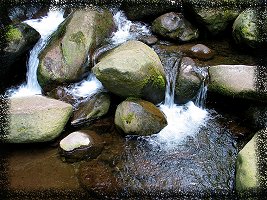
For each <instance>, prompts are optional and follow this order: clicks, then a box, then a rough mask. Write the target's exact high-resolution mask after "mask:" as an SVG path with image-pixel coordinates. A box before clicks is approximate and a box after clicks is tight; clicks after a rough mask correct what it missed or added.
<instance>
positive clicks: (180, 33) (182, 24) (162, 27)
mask: <svg viewBox="0 0 267 200" xmlns="http://www.w3.org/2000/svg"><path fill="white" fill-rule="evenodd" d="M152 30H153V31H154V32H155V33H157V34H159V35H160V36H162V37H165V38H168V39H172V40H176V41H180V42H188V41H191V40H194V39H197V38H198V36H199V33H198V29H197V28H195V27H194V26H193V25H192V24H191V23H190V22H189V21H187V20H186V19H185V18H184V16H183V15H182V14H181V13H174V12H170V13H166V14H164V15H162V16H160V17H158V18H157V19H155V20H154V21H153V23H152Z"/></svg>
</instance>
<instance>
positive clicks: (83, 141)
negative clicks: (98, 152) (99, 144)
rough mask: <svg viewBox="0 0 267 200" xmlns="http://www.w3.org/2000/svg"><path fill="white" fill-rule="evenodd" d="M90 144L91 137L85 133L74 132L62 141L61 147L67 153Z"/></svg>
mask: <svg viewBox="0 0 267 200" xmlns="http://www.w3.org/2000/svg"><path fill="white" fill-rule="evenodd" d="M89 144H90V139H89V136H88V135H86V134H85V133H83V132H79V131H77V132H73V133H71V134H69V135H68V136H67V137H65V138H63V139H62V140H61V141H60V144H59V145H60V147H61V148H62V149H63V150H65V151H72V150H73V149H76V148H79V147H81V146H87V145H89Z"/></svg>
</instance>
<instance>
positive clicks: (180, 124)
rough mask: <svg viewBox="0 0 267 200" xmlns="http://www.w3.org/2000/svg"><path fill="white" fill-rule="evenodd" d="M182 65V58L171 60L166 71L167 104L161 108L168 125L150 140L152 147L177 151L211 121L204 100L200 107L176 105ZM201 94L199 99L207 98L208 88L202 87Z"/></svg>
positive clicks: (199, 100)
mask: <svg viewBox="0 0 267 200" xmlns="http://www.w3.org/2000/svg"><path fill="white" fill-rule="evenodd" d="M180 64H181V63H180V58H175V59H174V58H172V57H171V58H170V63H169V64H168V65H170V66H168V68H167V71H166V76H167V78H166V79H167V85H166V93H165V102H164V104H161V105H160V106H159V109H160V110H161V111H162V112H163V113H164V114H165V116H166V118H167V122H168V125H167V126H166V127H165V128H163V129H162V130H161V131H160V132H159V133H158V134H155V135H153V136H152V137H151V138H149V139H148V140H149V142H150V143H151V144H152V145H157V146H160V147H161V148H164V149H166V150H170V149H175V147H177V146H178V145H179V144H180V143H181V142H182V141H183V140H184V139H185V138H186V137H188V136H192V137H194V136H195V135H196V134H197V133H198V132H199V131H200V129H201V128H202V127H203V126H205V125H206V123H207V121H208V120H209V113H208V111H207V110H205V109H204V108H203V104H204V101H205V100H204V99H198V101H197V102H199V104H200V105H199V107H197V106H196V105H195V104H194V103H193V102H192V101H189V102H188V103H186V104H185V105H177V104H175V103H174V95H175V82H176V76H177V71H179V67H180ZM204 75H205V74H203V76H204ZM203 81H205V78H203ZM199 93H200V94H199V95H198V98H206V87H201V88H200V90H199ZM200 102H201V103H200Z"/></svg>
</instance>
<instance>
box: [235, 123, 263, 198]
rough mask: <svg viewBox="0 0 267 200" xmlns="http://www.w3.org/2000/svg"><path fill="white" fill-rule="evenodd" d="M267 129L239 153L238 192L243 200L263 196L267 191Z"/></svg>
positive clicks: (237, 165) (257, 134)
mask: <svg viewBox="0 0 267 200" xmlns="http://www.w3.org/2000/svg"><path fill="white" fill-rule="evenodd" d="M266 134H267V129H266V127H265V128H264V129H262V130H260V131H258V132H257V133H256V134H255V135H254V136H253V138H252V139H251V140H250V141H249V142H248V143H247V144H246V146H245V147H244V148H243V149H242V150H241V151H240V152H239V153H238V157H237V163H236V168H237V171H236V190H237V192H238V193H239V195H240V196H241V197H242V198H243V197H245V196H247V195H248V194H250V195H256V194H258V195H262V194H264V191H266V188H267V186H266V177H267V176H266V175H267V174H266V168H265V167H266V159H265V155H264V154H265V151H266V144H265V141H266V136H267V135H266Z"/></svg>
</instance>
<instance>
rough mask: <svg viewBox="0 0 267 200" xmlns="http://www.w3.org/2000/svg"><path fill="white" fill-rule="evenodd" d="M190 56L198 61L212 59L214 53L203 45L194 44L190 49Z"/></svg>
mask: <svg viewBox="0 0 267 200" xmlns="http://www.w3.org/2000/svg"><path fill="white" fill-rule="evenodd" d="M190 55H191V56H192V57H195V58H197V59H200V60H209V59H212V58H213V57H214V55H215V53H214V51H213V50H212V49H210V48H209V47H207V46H206V45H204V44H196V45H194V46H192V47H191V48H190Z"/></svg>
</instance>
